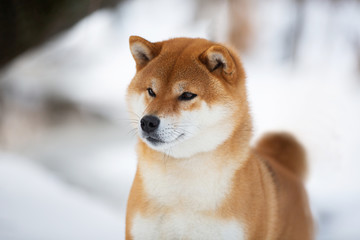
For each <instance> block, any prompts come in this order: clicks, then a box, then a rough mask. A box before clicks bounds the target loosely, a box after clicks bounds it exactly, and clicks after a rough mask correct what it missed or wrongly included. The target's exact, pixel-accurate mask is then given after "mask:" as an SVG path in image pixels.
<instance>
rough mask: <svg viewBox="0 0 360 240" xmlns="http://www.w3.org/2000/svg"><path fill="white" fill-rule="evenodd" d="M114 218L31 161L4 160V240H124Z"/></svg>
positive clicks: (0, 163)
mask: <svg viewBox="0 0 360 240" xmlns="http://www.w3.org/2000/svg"><path fill="white" fill-rule="evenodd" d="M116 212H117V210H116V209H112V208H111V207H109V206H107V205H105V204H104V203H102V202H101V201H99V200H97V199H96V198H89V197H88V196H87V194H86V193H85V192H82V191H79V190H78V189H73V188H71V187H70V186H69V185H67V184H65V183H64V182H62V181H61V180H59V179H58V178H56V177H55V176H54V175H53V174H51V173H49V172H48V171H46V170H44V169H42V168H41V167H40V166H39V165H37V164H34V163H33V162H31V161H29V160H28V159H23V158H21V157H18V156H14V155H11V154H4V153H3V154H1V155H0V239H54V240H55V239H94V240H95V239H114V240H115V239H121V237H122V236H123V235H124V229H123V227H122V226H123V225H124V220H123V219H121V218H120V217H119V215H120V214H116Z"/></svg>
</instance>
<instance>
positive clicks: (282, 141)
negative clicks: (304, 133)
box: [255, 132, 307, 179]
mask: <svg viewBox="0 0 360 240" xmlns="http://www.w3.org/2000/svg"><path fill="white" fill-rule="evenodd" d="M255 150H256V151H257V152H258V153H259V154H261V155H263V156H265V157H266V156H268V157H271V158H273V159H274V160H276V161H277V162H279V163H280V164H281V165H283V166H284V167H285V168H287V169H288V170H290V171H291V172H293V173H294V174H295V175H296V176H298V177H299V178H301V179H305V177H306V173H307V166H306V153H305V150H304V148H303V147H302V145H301V144H300V143H299V142H298V141H297V140H296V139H295V137H293V136H292V135H291V134H288V133H284V132H281V133H268V134H266V135H265V136H263V137H262V138H261V139H260V140H259V142H258V143H257V145H256V147H255Z"/></svg>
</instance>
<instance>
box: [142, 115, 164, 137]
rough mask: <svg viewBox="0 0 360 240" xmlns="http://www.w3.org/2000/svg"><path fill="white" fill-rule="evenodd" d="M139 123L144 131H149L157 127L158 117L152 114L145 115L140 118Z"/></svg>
mask: <svg viewBox="0 0 360 240" xmlns="http://www.w3.org/2000/svg"><path fill="white" fill-rule="evenodd" d="M140 124H141V129H142V130H143V131H144V132H147V133H151V132H153V131H155V130H156V129H157V128H158V127H159V124H160V119H159V118H158V117H155V116H153V115H146V116H144V117H143V118H142V119H141V120H140Z"/></svg>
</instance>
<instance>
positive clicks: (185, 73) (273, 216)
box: [126, 36, 313, 240]
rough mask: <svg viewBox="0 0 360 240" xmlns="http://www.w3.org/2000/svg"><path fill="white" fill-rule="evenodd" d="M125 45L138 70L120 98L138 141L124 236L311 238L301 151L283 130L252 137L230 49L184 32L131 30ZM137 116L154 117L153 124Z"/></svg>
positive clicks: (242, 83)
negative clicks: (155, 35)
mask: <svg viewBox="0 0 360 240" xmlns="http://www.w3.org/2000/svg"><path fill="white" fill-rule="evenodd" d="M130 49H131V53H132V55H133V57H134V59H135V62H136V69H137V72H136V75H135V76H134V78H133V80H132V81H131V83H130V85H129V88H128V94H127V102H128V106H129V112H130V113H131V115H132V116H133V120H134V121H133V122H134V128H136V129H137V130H138V136H139V141H138V145H137V153H138V167H137V172H136V176H135V179H134V182H133V186H132V189H131V192H130V196H129V200H128V207H127V216H126V239H292V240H296V239H299V240H300V239H301V240H307V239H312V238H313V227H312V218H311V214H310V211H309V207H308V201H307V197H306V193H305V190H304V187H303V183H302V179H303V177H304V174H305V154H304V151H303V149H302V147H301V145H300V144H299V143H298V142H297V141H296V140H295V139H294V138H293V137H291V136H290V135H289V134H285V133H277V134H271V135H267V136H265V137H264V138H263V139H262V140H260V142H259V144H258V145H257V147H256V148H255V149H252V148H251V147H250V146H249V142H250V139H251V132H252V126H251V117H250V115H249V107H248V102H247V97H246V88H245V72H244V70H243V67H242V64H241V62H240V60H239V58H238V57H237V56H236V54H235V53H234V52H233V51H232V50H230V49H229V48H226V47H225V46H223V45H221V44H218V43H213V42H210V41H207V40H205V39H190V38H176V39H171V40H168V41H163V42H156V43H152V42H149V41H147V40H145V39H143V38H141V37H137V36H132V37H130ZM183 94H188V96H192V97H191V98H187V99H186V100H184V98H181V96H182V95H183ZM191 94H193V95H191ZM195 94H196V95H195ZM144 116H155V117H156V118H157V119H159V124H158V125H156V126H155V128H154V129H153V130H152V132H151V133H149V132H146V131H145V130H144V128H143V126H142V124H143V123H142V119H143V117H144ZM152 126H153V127H154V124H153V125H152Z"/></svg>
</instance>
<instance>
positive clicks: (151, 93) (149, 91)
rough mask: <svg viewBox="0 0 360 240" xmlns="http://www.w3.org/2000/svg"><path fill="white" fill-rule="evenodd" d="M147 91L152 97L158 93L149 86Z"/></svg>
mask: <svg viewBox="0 0 360 240" xmlns="http://www.w3.org/2000/svg"><path fill="white" fill-rule="evenodd" d="M147 91H148V93H149V95H150V96H151V97H156V94H155V93H154V91H153V90H152V89H151V88H148V89H147Z"/></svg>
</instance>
